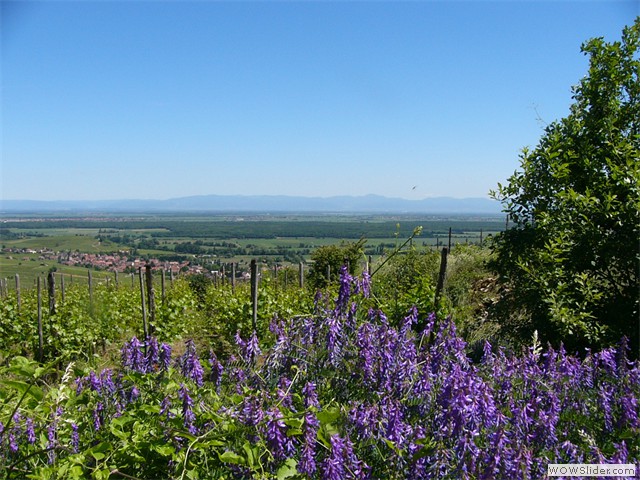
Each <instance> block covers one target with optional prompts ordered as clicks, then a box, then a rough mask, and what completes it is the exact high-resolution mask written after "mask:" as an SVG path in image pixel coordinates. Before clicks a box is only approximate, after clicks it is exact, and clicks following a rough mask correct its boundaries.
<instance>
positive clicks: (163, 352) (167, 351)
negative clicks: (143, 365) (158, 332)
mask: <svg viewBox="0 0 640 480" xmlns="http://www.w3.org/2000/svg"><path fill="white" fill-rule="evenodd" d="M158 362H159V363H160V370H161V371H163V372H166V371H167V370H169V367H170V366H171V345H168V344H166V343H162V344H161V345H160V351H159V352H158Z"/></svg>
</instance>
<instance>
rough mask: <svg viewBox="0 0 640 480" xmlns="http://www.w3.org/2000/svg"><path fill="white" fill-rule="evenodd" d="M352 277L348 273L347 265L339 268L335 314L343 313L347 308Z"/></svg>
mask: <svg viewBox="0 0 640 480" xmlns="http://www.w3.org/2000/svg"><path fill="white" fill-rule="evenodd" d="M352 282H353V277H352V276H351V275H349V271H348V270H347V266H346V265H343V266H342V267H341V268H340V289H339V290H338V298H337V300H336V315H339V314H341V313H344V312H345V311H346V309H347V304H348V302H349V298H350V297H351V283H352Z"/></svg>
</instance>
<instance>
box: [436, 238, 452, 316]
mask: <svg viewBox="0 0 640 480" xmlns="http://www.w3.org/2000/svg"><path fill="white" fill-rule="evenodd" d="M448 253H449V252H448V250H447V248H446V247H442V253H441V254H440V273H439V274H438V284H437V285H436V298H435V305H434V307H435V308H436V309H437V308H438V302H439V301H440V296H441V295H442V290H443V289H444V277H445V275H446V273H447V254H448Z"/></svg>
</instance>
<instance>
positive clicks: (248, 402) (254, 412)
mask: <svg viewBox="0 0 640 480" xmlns="http://www.w3.org/2000/svg"><path fill="white" fill-rule="evenodd" d="M263 418H264V412H263V410H262V402H261V401H260V400H259V399H258V398H257V397H254V396H248V397H245V398H244V400H243V401H242V409H241V411H240V420H241V421H242V423H244V424H245V425H247V426H256V425H258V424H260V422H262V420H263Z"/></svg>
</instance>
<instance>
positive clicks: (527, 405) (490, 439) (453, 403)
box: [0, 267, 640, 479]
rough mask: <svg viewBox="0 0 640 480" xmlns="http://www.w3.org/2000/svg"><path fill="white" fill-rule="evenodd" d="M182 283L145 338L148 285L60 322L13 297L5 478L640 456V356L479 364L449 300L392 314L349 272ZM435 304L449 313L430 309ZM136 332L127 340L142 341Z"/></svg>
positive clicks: (503, 467) (465, 468) (338, 475)
mask: <svg viewBox="0 0 640 480" xmlns="http://www.w3.org/2000/svg"><path fill="white" fill-rule="evenodd" d="M246 287H247V286H239V287H238V288H237V289H236V291H235V292H232V291H231V288H230V287H227V288H221V287H214V286H212V285H206V284H205V285H203V284H199V283H197V282H193V281H192V282H191V283H189V281H188V280H186V279H182V280H179V281H176V282H175V284H174V285H173V286H172V287H171V288H170V289H168V290H167V293H166V298H164V300H163V301H162V302H159V304H158V308H157V312H156V313H157V314H156V316H155V323H154V324H152V325H149V329H150V332H151V335H150V336H149V337H148V338H146V339H144V338H140V335H141V325H140V293H139V291H137V290H136V289H131V288H126V287H122V286H121V287H117V286H115V285H114V284H110V285H105V284H103V285H100V286H98V287H97V288H96V289H95V292H94V295H93V299H92V302H91V304H89V303H88V296H87V289H86V286H81V285H76V286H75V287H74V288H70V289H69V290H68V291H67V292H66V296H65V300H64V302H58V303H59V304H58V306H57V307H58V308H57V309H56V313H55V315H49V316H46V317H47V318H46V321H45V326H44V327H43V329H44V334H45V335H44V338H45V339H46V341H45V345H44V352H43V354H44V359H43V360H44V361H43V362H42V363H39V362H35V361H34V360H31V358H33V355H32V352H34V351H35V350H36V346H37V328H36V327H35V326H36V325H37V319H36V318H35V313H34V312H36V310H37V309H36V305H35V303H36V302H37V300H36V298H35V292H30V293H29V294H26V295H25V296H24V297H25V298H23V299H22V304H21V313H19V314H18V312H17V305H16V301H15V300H16V299H15V297H12V296H9V297H7V298H6V299H4V300H3V301H2V303H1V307H0V308H1V310H0V311H1V312H2V320H1V322H0V328H1V329H2V336H1V338H2V342H3V343H2V345H0V348H1V349H2V351H3V352H4V355H5V357H4V361H3V366H2V367H1V370H0V379H1V384H2V389H1V390H0V399H1V402H2V403H1V405H2V406H1V407H0V408H1V409H0V422H1V423H0V445H1V446H2V447H1V448H0V452H1V453H0V470H1V471H2V473H3V476H4V477H5V478H97V479H101V478H102V479H104V478H128V479H143V478H144V479H155V478H175V479H183V478H292V479H294V478H299V479H302V478H322V479H344V478H397V479H404V478H452V479H453V478H523V479H528V478H541V477H543V476H544V475H545V474H546V468H547V465H548V464H549V463H636V464H637V463H638V461H639V459H640V420H639V412H638V399H639V398H640V367H639V366H638V364H637V362H632V361H630V360H629V359H628V358H627V356H626V354H627V350H628V349H627V346H626V344H625V343H624V340H623V341H622V342H621V343H620V344H619V345H618V346H617V347H614V348H608V349H605V350H602V351H599V352H587V353H586V355H582V356H580V357H578V356H574V355H572V354H570V352H566V351H565V350H564V349H563V348H558V349H555V350H554V349H552V348H551V347H544V346H542V345H540V343H539V342H538V341H537V338H532V339H531V342H530V345H529V347H527V348H524V349H522V350H521V351H517V352H516V353H514V351H508V350H507V349H505V348H503V347H497V346H496V347H492V346H491V345H490V343H489V342H484V344H483V351H482V354H481V355H480V356H478V358H477V359H476V360H471V359H470V357H469V355H468V353H469V351H468V349H467V345H466V343H465V341H464V340H463V339H462V338H461V336H460V334H459V333H458V332H457V329H456V326H455V324H454V322H453V321H452V319H451V318H450V317H448V316H447V315H446V314H445V313H446V312H445V310H446V305H439V309H438V310H439V313H433V312H432V311H431V310H432V309H428V308H427V309H424V308H422V309H421V308H415V307H414V308H408V309H406V311H405V312H404V315H403V316H398V315H397V314H394V315H389V316H387V315H385V309H387V308H390V307H391V306H392V305H394V304H395V305H397V302H390V301H385V300H384V299H383V298H382V296H381V295H382V292H380V291H379V287H378V286H377V282H376V279H375V278H373V279H372V278H370V277H369V275H368V274H367V273H364V274H362V275H359V276H352V275H350V274H349V272H348V271H347V269H346V267H345V268H343V269H342V272H341V275H340V280H339V282H338V283H336V284H335V285H331V286H329V287H328V288H327V289H325V290H323V291H319V292H318V293H317V294H316V295H313V293H312V292H310V291H309V290H304V289H300V288H297V287H296V288H288V289H284V288H282V287H279V288H278V287H277V285H276V284H275V283H270V282H269V281H268V279H265V281H264V282H262V284H261V286H260V309H259V316H258V322H257V325H256V330H253V326H252V322H251V301H250V295H249V294H248V292H247V288H246ZM433 306H434V305H433V304H432V305H431V307H433ZM123 339H126V340H123Z"/></svg>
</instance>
